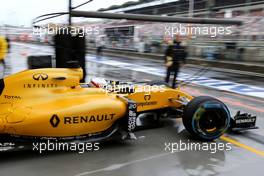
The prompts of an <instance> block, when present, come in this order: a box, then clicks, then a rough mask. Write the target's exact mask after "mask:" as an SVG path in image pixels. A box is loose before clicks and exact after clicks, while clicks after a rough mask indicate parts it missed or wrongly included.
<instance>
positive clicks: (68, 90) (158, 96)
mask: <svg viewBox="0 0 264 176" xmlns="http://www.w3.org/2000/svg"><path fill="white" fill-rule="evenodd" d="M82 75H83V74H82V70H81V69H37V70H26V71H23V72H20V73H17V74H14V75H11V76H9V77H6V78H5V79H4V80H2V81H1V82H2V83H1V84H0V88H1V90H0V133H1V134H11V135H19V136H20V135H21V136H34V137H73V136H80V135H86V134H94V133H99V132H103V131H106V130H107V129H109V128H110V127H111V126H112V125H113V124H114V123H115V122H116V121H117V120H118V119H121V118H125V117H126V113H127V103H126V102H125V101H123V100H121V99H120V98H119V96H123V97H126V98H129V99H131V100H133V101H135V102H136V103H137V105H138V107H137V111H138V112H144V111H150V110H157V109H163V108H166V107H176V108H180V107H181V106H182V104H181V103H180V102H177V101H173V100H175V99H176V100H177V99H178V98H179V97H185V98H187V99H192V97H191V96H189V95H188V94H186V93H184V92H182V91H180V90H179V89H177V90H174V89H170V88H167V87H165V88H164V90H163V91H149V92H142V91H140V92H139V91H137V89H138V88H136V89H135V93H131V94H122V95H121V94H118V93H109V92H106V91H105V90H104V89H101V88H83V87H81V86H80V83H79V81H80V80H81V79H82Z"/></svg>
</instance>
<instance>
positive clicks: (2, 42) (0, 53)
mask: <svg viewBox="0 0 264 176" xmlns="http://www.w3.org/2000/svg"><path fill="white" fill-rule="evenodd" d="M7 52H8V43H7V41H6V39H5V37H3V36H0V64H2V65H3V67H4V70H5V57H6V55H7ZM4 70H3V72H4Z"/></svg>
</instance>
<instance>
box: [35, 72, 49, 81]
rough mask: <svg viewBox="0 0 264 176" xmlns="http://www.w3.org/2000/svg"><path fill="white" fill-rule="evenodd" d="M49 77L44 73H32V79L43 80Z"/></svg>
mask: <svg viewBox="0 0 264 176" xmlns="http://www.w3.org/2000/svg"><path fill="white" fill-rule="evenodd" d="M48 78H49V76H48V75H47V74H46V73H36V74H34V75H33V79H34V80H36V81H40V80H42V81H45V80H47V79H48Z"/></svg>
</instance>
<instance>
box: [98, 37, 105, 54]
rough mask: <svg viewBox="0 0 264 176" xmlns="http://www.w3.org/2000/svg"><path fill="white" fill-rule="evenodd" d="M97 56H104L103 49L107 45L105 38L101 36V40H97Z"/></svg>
mask: <svg viewBox="0 0 264 176" xmlns="http://www.w3.org/2000/svg"><path fill="white" fill-rule="evenodd" d="M96 45H97V46H96V56H97V58H100V57H101V56H102V51H103V49H104V47H105V38H104V37H99V40H98V41H97V42H96Z"/></svg>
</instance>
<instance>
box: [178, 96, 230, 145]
mask: <svg viewBox="0 0 264 176" xmlns="http://www.w3.org/2000/svg"><path fill="white" fill-rule="evenodd" d="M182 120H183V124H184V126H185V128H186V130H187V131H188V132H189V133H190V134H191V135H192V136H193V137H195V138H196V139H199V140H203V141H213V140H215V139H217V138H219V137H220V136H221V135H223V134H224V133H225V132H226V130H227V129H228V127H229V124H230V120H231V118H230V112H229V110H228V108H227V107H226V105H225V104H224V103H222V102H221V101H219V100H217V99H215V98H212V97H208V96H200V97H196V98H194V99H193V100H191V101H190V102H189V103H188V104H187V106H186V107H185V109H184V111H183V117H182Z"/></svg>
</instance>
